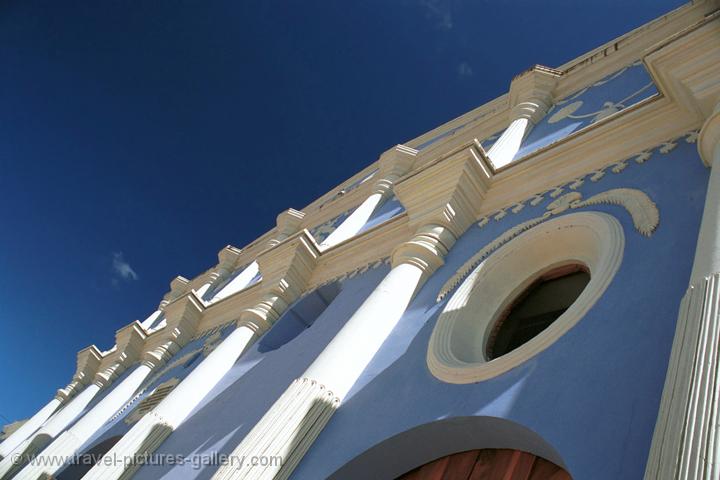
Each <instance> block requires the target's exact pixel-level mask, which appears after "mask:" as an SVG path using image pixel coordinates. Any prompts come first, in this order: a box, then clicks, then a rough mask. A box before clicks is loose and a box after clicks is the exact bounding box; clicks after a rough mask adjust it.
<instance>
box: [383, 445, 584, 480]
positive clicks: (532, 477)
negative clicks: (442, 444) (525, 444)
mask: <svg viewBox="0 0 720 480" xmlns="http://www.w3.org/2000/svg"><path fill="white" fill-rule="evenodd" d="M436 479H443V480H571V477H570V475H569V474H568V473H567V472H566V471H565V470H563V469H562V468H561V467H558V466H557V465H555V464H554V463H552V462H550V461H548V460H545V459H544V458H541V457H538V456H537V455H533V454H532V453H527V452H521V451H520V450H509V449H483V450H470V451H467V452H460V453H454V454H452V455H446V456H444V457H441V458H438V459H437V460H433V461H432V462H429V463H426V464H425V465H422V466H420V467H418V468H416V469H414V470H411V471H409V472H407V473H406V474H404V475H400V476H399V477H398V478H397V480H436Z"/></svg>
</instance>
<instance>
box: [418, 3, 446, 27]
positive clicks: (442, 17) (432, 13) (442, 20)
mask: <svg viewBox="0 0 720 480" xmlns="http://www.w3.org/2000/svg"><path fill="white" fill-rule="evenodd" d="M420 5H421V6H422V7H424V8H425V16H426V17H427V18H429V19H431V20H433V21H434V22H435V27H437V28H439V29H440V30H452V28H453V19H452V14H451V13H450V9H449V8H448V7H447V4H445V3H443V2H442V1H441V0H420Z"/></svg>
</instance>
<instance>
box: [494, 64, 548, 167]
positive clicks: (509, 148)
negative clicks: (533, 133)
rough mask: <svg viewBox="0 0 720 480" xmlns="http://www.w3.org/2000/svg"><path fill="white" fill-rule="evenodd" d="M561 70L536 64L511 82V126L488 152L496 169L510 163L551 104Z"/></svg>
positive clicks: (509, 96)
mask: <svg viewBox="0 0 720 480" xmlns="http://www.w3.org/2000/svg"><path fill="white" fill-rule="evenodd" d="M559 76H560V72H557V71H555V70H553V69H551V68H547V67H543V66H540V65H536V66H535V67H533V68H531V69H530V70H527V71H525V72H523V73H521V74H520V75H518V76H517V77H515V78H514V79H513V81H512V82H511V83H510V93H509V95H508V98H509V102H510V107H511V109H510V125H509V126H508V127H507V128H506V129H505V131H504V132H503V134H502V135H501V136H500V138H499V139H498V141H497V142H495V144H494V145H493V146H492V147H491V148H490V150H489V151H488V152H487V156H488V158H489V159H490V161H491V162H492V165H493V167H494V168H495V169H499V168H502V167H505V166H507V165H510V164H511V163H512V161H513V158H515V154H517V152H518V151H519V150H520V147H521V146H522V142H523V140H524V139H525V137H527V135H528V133H530V130H531V129H532V127H533V126H534V125H536V124H537V123H538V122H539V121H540V120H542V118H543V117H544V116H545V114H546V113H547V111H548V110H549V109H550V107H551V106H552V91H553V89H554V88H555V85H556V84H557V79H558V78H559Z"/></svg>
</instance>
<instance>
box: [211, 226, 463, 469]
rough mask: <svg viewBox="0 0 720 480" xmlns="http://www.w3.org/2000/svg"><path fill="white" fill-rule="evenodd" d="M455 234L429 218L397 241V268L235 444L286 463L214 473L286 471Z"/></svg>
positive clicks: (240, 453) (243, 451)
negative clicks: (411, 236) (412, 233)
mask: <svg viewBox="0 0 720 480" xmlns="http://www.w3.org/2000/svg"><path fill="white" fill-rule="evenodd" d="M454 241H455V236H454V235H453V234H452V233H450V231H449V230H447V229H446V228H444V227H441V226H438V225H428V226H426V227H424V228H422V229H420V231H419V232H418V234H417V235H416V237H415V238H414V239H413V240H411V241H410V242H407V243H405V244H403V245H402V246H401V247H399V248H398V249H396V251H395V252H394V254H393V264H394V267H393V269H392V270H391V271H390V272H389V273H388V274H387V276H386V277H385V278H384V279H383V280H382V282H380V284H379V285H378V286H377V287H376V288H375V290H373V292H372V293H371V294H370V296H369V297H368V298H367V299H366V300H365V302H363V304H362V305H361V306H360V308H359V309H358V310H357V311H356V312H355V313H354V314H353V316H352V317H350V320H348V322H347V323H346V324H345V326H344V327H343V328H342V329H341V330H340V332H339V333H338V334H337V335H336V336H335V338H334V339H333V340H332V341H331V342H330V344H329V345H328V346H327V347H326V348H325V349H324V350H323V352H322V353H321V354H320V355H319V356H318V358H317V359H316V360H315V361H314V362H313V363H312V365H310V367H309V368H308V369H307V370H306V371H305V373H304V374H303V375H302V376H301V377H300V378H298V379H297V380H295V382H293V383H292V384H291V385H290V387H289V388H288V389H287V390H286V391H285V393H284V394H283V395H282V396H281V397H280V398H279V399H278V400H277V401H276V402H275V404H274V405H273V406H272V407H271V408H270V410H269V411H268V412H267V413H266V414H265V416H264V417H263V418H262V419H261V420H260V422H258V424H257V425H255V427H254V428H253V429H252V430H251V431H250V433H248V435H247V436H246V437H245V438H244V439H243V441H242V442H241V443H240V444H239V445H238V446H237V447H236V448H235V450H233V452H232V455H233V456H235V457H236V458H250V457H252V456H263V455H264V456H268V457H280V458H282V465H270V466H255V467H246V466H244V465H237V464H230V463H229V464H227V465H225V466H223V467H220V469H219V470H218V471H217V472H216V474H215V475H214V476H213V479H215V480H221V479H222V480H227V479H245V480H250V479H253V480H259V479H268V480H269V479H284V478H287V477H288V476H289V475H290V474H291V473H292V471H293V469H294V468H295V466H296V465H297V464H298V463H299V462H300V460H301V459H302V457H303V456H304V455H305V453H306V452H307V450H308V449H309V448H310V446H311V445H312V443H313V442H314V440H315V438H317V436H318V435H319V434H320V432H321V431H322V429H323V428H324V426H325V425H326V424H327V422H328V421H329V420H330V417H331V416H332V414H333V413H334V412H335V410H336V409H337V408H338V407H339V405H340V402H341V401H342V399H343V398H344V397H345V395H346V394H347V393H348V391H349V390H350V388H351V387H352V385H353V384H354V383H355V381H356V380H357V379H358V378H359V377H360V374H361V373H362V371H363V370H364V369H365V368H366V367H367V365H368V364H369V363H370V361H371V360H372V358H373V356H374V355H375V353H376V352H377V351H378V349H379V348H380V346H381V345H382V343H383V342H384V341H385V339H386V338H387V337H388V335H389V334H390V332H391V331H392V330H393V329H394V328H395V326H396V325H397V322H398V321H399V320H400V318H401V317H402V314H403V313H404V311H405V309H406V308H407V306H408V304H409V303H410V300H411V299H412V298H413V296H414V294H415V292H416V291H417V290H418V288H419V287H420V286H421V285H422V283H423V281H424V280H425V279H426V278H427V277H428V276H429V274H430V273H432V272H433V271H434V270H435V269H436V268H437V267H438V266H440V265H441V264H442V258H443V257H444V255H445V254H446V253H447V249H449V248H450V247H451V246H452V245H453V243H454ZM271 463H272V462H271Z"/></svg>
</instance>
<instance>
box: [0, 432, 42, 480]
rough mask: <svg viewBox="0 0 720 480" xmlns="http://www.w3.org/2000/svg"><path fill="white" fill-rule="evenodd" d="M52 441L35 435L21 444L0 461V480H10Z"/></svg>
mask: <svg viewBox="0 0 720 480" xmlns="http://www.w3.org/2000/svg"><path fill="white" fill-rule="evenodd" d="M50 440H52V439H51V438H50V437H49V436H47V435H35V436H33V437H31V438H28V439H27V440H25V441H24V442H23V443H21V444H20V445H19V446H18V448H16V449H15V451H14V452H13V453H12V454H11V455H9V456H8V457H7V458H4V459H3V460H2V461H0V480H8V479H10V478H12V477H13V476H14V475H15V474H16V473H17V472H18V471H20V469H21V468H23V467H24V466H25V465H27V464H28V463H30V462H31V461H32V459H33V458H34V457H35V456H36V455H37V454H38V452H40V451H41V450H42V449H43V448H45V446H46V445H47V444H48V443H49V442H50Z"/></svg>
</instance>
